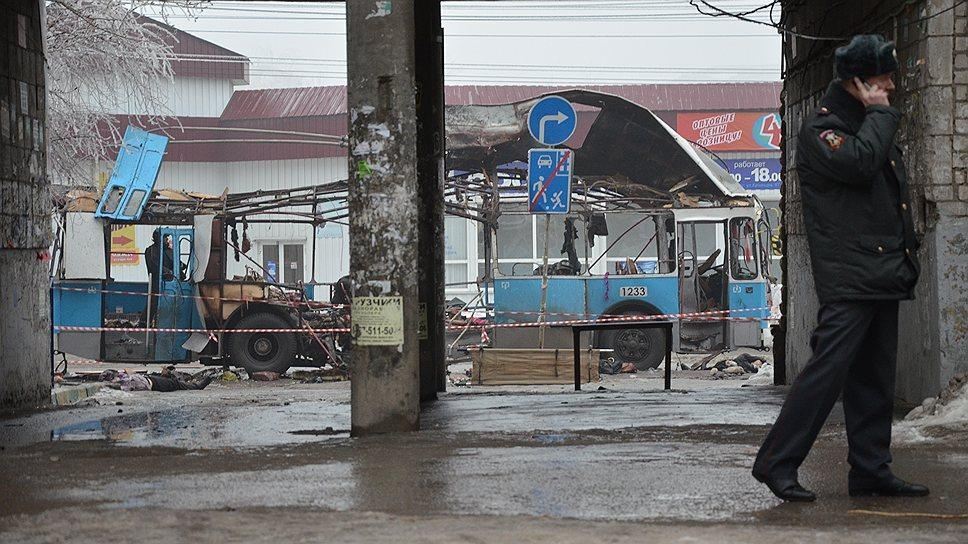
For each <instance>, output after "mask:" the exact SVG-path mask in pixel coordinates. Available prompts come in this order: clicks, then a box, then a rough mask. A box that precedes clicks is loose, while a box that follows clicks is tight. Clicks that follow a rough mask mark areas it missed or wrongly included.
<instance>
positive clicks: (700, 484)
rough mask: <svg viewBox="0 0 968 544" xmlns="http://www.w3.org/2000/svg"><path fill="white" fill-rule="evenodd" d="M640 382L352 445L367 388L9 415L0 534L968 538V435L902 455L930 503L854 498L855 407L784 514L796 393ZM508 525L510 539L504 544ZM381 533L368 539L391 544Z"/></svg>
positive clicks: (539, 392) (541, 395)
mask: <svg viewBox="0 0 968 544" xmlns="http://www.w3.org/2000/svg"><path fill="white" fill-rule="evenodd" d="M628 383H629V382H621V383H618V382H616V383H614V384H613V383H606V384H604V386H605V389H604V390H597V389H596V387H588V386H586V391H583V392H581V393H576V392H569V391H567V390H566V389H563V388H530V389H528V390H521V389H514V388H508V389H500V388H496V389H494V388H492V389H475V388H463V389H460V390H458V391H455V392H452V393H447V394H444V395H443V396H442V398H441V399H440V400H438V401H436V402H435V403H432V404H428V405H427V406H426V407H425V409H424V411H423V412H422V415H421V427H422V429H423V430H422V431H420V432H418V433H406V434H401V435H393V436H379V437H369V438H350V437H349V434H348V429H349V416H350V414H349V387H348V384H347V383H336V384H295V383H292V382H289V381H280V382H273V383H268V384H267V383H257V382H243V383H232V384H217V385H214V386H211V387H209V388H208V389H206V390H205V391H203V392H175V393H168V394H160V393H151V392H149V393H139V394H130V395H118V396H112V397H109V398H106V399H104V400H103V405H102V406H91V407H85V408H72V409H61V410H46V411H41V412H35V413H24V414H19V415H14V416H7V417H4V418H2V419H0V444H2V448H3V449H2V450H0V497H4V499H3V500H2V501H0V540H6V541H20V540H24V539H27V540H30V539H29V538H27V536H28V535H32V534H34V535H35V534H47V533H36V532H35V531H34V529H37V528H39V527H43V528H44V529H45V530H46V531H48V532H49V533H50V534H47V536H50V537H51V538H52V539H54V540H56V539H58V538H62V537H66V536H67V535H69V534H71V532H72V531H75V532H76V531H81V532H83V531H85V530H86V528H85V523H84V521H83V520H90V522H91V523H95V522H96V523H101V522H102V521H95V520H105V519H119V520H120V519H130V520H131V522H132V523H134V524H136V525H139V526H141V527H147V526H146V525H145V524H146V523H147V524H149V525H151V524H152V523H161V522H160V521H159V520H161V519H167V518H166V516H172V519H174V520H178V519H193V518H192V516H198V515H200V514H201V513H206V514H205V515H206V516H208V517H210V518H212V523H215V524H220V523H226V520H228V519H233V518H234V516H235V515H236V513H238V512H251V513H252V516H253V517H252V518H251V519H257V518H258V517H259V516H260V515H262V514H261V513H266V512H275V513H277V514H278V516H282V517H285V516H291V515H293V513H295V512H300V513H301V514H300V515H301V516H303V519H305V517H306V516H309V517H313V516H329V519H328V523H332V524H336V525H339V524H341V523H349V520H350V519H353V518H352V517H353V516H354V515H355V516H360V518H359V519H361V520H362V519H366V520H369V521H370V522H373V523H374V524H375V525H374V527H378V526H380V523H383V522H385V523H387V524H389V525H392V524H394V523H397V522H398V521H399V520H402V519H406V520H410V521H409V523H411V524H413V523H416V524H418V525H420V524H427V527H428V528H430V527H436V529H435V530H437V531H438V533H437V534H436V536H438V537H443V536H446V534H447V531H448V527H451V528H453V527H452V526H451V525H449V524H447V523H438V522H439V520H442V519H454V520H457V519H460V520H463V521H462V522H461V523H462V524H464V523H466V524H468V526H474V525H475V524H483V525H484V526H487V525H488V524H489V523H491V521H488V520H491V519H492V518H494V519H505V520H509V523H511V524H512V525H517V524H520V525H521V526H522V528H524V527H528V528H529V529H528V530H529V531H531V533H528V534H530V535H531V536H535V535H538V534H543V533H541V530H543V529H542V527H544V528H545V529H547V528H548V527H551V526H558V525H555V524H551V525H542V524H541V523H539V522H541V521H542V520H544V521H550V520H560V521H561V523H563V524H564V525H561V527H562V531H564V532H565V533H568V532H569V531H571V530H573V529H575V528H574V527H572V528H571V529H569V528H568V527H569V525H568V524H569V523H573V522H580V523H585V524H587V523H592V524H603V525H602V527H603V529H602V531H603V532H602V533H601V535H612V536H616V540H621V538H618V536H617V535H615V534H612V533H611V532H610V531H613V530H618V529H617V528H620V529H621V528H626V527H627V526H626V525H615V524H616V523H619V524H622V523H626V524H629V523H630V524H632V525H631V526H633V527H634V526H636V524H638V526H640V527H646V526H649V527H652V526H661V527H667V528H674V527H679V528H684V527H685V528H688V531H685V532H680V533H676V534H681V535H688V534H694V536H695V538H696V539H698V540H695V539H694V540H693V541H706V537H703V536H701V535H702V534H705V535H707V536H708V537H711V536H715V535H716V532H715V531H713V532H708V529H709V527H712V526H722V527H723V531H724V532H722V533H721V534H722V535H728V534H732V535H734V536H735V535H742V534H756V533H755V531H754V532H753V533H747V532H748V531H750V530H751V528H762V530H763V531H765V532H763V533H762V534H763V535H768V534H774V535H787V536H785V537H783V538H787V537H789V536H790V535H799V537H803V538H805V539H806V540H811V541H815V540H818V539H819V540H820V541H823V540H825V538H823V535H824V534H827V533H829V532H830V531H832V530H834V529H835V528H839V529H842V530H844V531H855V532H856V531H860V532H861V533H864V532H865V531H866V532H868V533H869V534H868V536H872V535H874V534H875V533H877V532H878V531H881V532H883V535H882V536H879V537H878V539H880V540H885V541H923V542H959V541H960V542H965V541H968V536H965V535H968V519H965V520H960V519H938V516H957V515H962V514H968V480H966V477H965V475H966V474H968V446H966V445H965V444H964V442H962V441H945V440H938V441H935V442H932V443H917V444H905V445H901V446H896V447H895V449H894V454H895V462H894V465H893V466H894V468H895V471H896V473H897V474H899V475H901V476H903V477H905V478H907V479H911V480H915V481H918V482H921V483H925V484H927V485H929V486H930V487H931V488H932V494H931V496H930V497H928V498H925V499H863V500H862V499H851V498H850V497H848V496H847V486H846V474H847V470H848V467H847V463H846V441H845V437H844V432H843V420H842V416H841V415H840V408H839V406H838V407H837V408H835V411H834V415H833V416H832V417H831V419H830V421H828V425H827V427H825V429H824V431H823V433H822V435H821V437H820V439H819V440H818V444H817V446H816V448H815V450H814V452H813V453H812V454H811V456H810V458H808V460H807V463H806V464H805V465H804V467H802V469H801V481H802V482H803V483H804V484H805V485H806V486H808V487H810V488H812V489H813V490H815V491H816V492H817V493H818V495H819V496H820V500H819V501H818V502H817V503H815V504H807V505H803V504H783V503H781V502H780V501H779V500H777V499H775V498H774V497H773V496H772V495H770V494H769V492H768V491H767V490H766V488H765V487H763V486H762V485H760V484H758V483H757V482H755V481H754V480H753V479H752V478H751V477H750V474H749V471H750V467H751V466H752V462H753V457H754V455H755V453H756V449H757V446H758V444H759V441H760V440H761V439H762V437H763V436H764V435H765V433H766V431H767V430H768V428H769V424H770V423H771V422H772V420H773V418H775V416H776V414H777V412H778V411H779V407H780V405H781V403H782V400H783V394H784V389H783V388H776V387H769V386H767V387H740V383H739V382H728V383H725V382H701V381H698V380H694V381H682V382H680V385H679V387H680V389H678V390H674V391H671V392H666V391H661V390H658V389H657V388H656V387H654V385H655V384H652V385H648V386H643V387H638V388H633V389H630V388H628V387H627V384H628ZM643 383H644V382H643ZM118 403H120V404H118ZM858 510H864V511H868V512H866V513H864V512H857V511H858ZM870 511H873V512H879V513H893V514H901V515H900V516H897V517H886V516H882V515H878V514H872V513H870ZM910 514H918V515H920V516H922V517H917V516H911V515H910ZM374 515H376V516H377V517H376V518H374V517H373V516H374ZM924 515H928V516H935V517H934V518H931V517H924ZM114 516H116V517H114ZM152 516H155V517H152ZM278 516H277V518H273V517H272V516H269V517H268V518H266V519H267V520H271V519H282V517H278ZM340 516H342V517H340ZM380 516H385V517H380ZM387 516H388V517H387ZM481 516H483V517H484V518H481ZM75 518H76V519H77V520H79V521H77V522H76V523H72V524H65V522H63V521H60V520H65V519H75ZM53 519H56V520H58V521H57V522H55V521H52V520H53ZM247 519H249V518H247ZM374 519H375V521H374ZM482 519H483V520H484V521H482ZM152 520H155V521H154V522H153V521H152ZM381 520H382V521H381ZM119 523H120V522H119ZM238 523H243V522H237V523H236V525H238ZM244 523H251V522H250V521H246V522H244ZM655 524H658V525H655ZM350 525H351V524H350ZM176 526H177V523H176ZM271 526H272V523H271V521H266V522H265V523H264V524H262V525H261V526H260V527H262V529H264V530H269V528H270V527H271ZM59 527H60V528H59ZM584 527H585V528H587V527H589V526H588V525H585V526H584ZM504 528H505V526H504V525H501V524H497V525H496V526H495V527H492V529H493V530H494V531H497V532H496V533H494V534H495V535H497V534H499V533H500V531H501V530H504ZM287 530H288V529H287ZM481 530H482V531H483V530H484V529H483V528H482V529H481ZM522 530H523V529H522ZM622 530H623V531H624V530H625V529H622ZM670 530H671V529H670ZM374 531H375V532H373V533H368V534H370V536H373V537H374V538H378V535H379V534H380V533H379V531H378V530H377V529H374ZM690 531H692V532H690ZM65 533H66V534H65ZM579 533H580V531H579ZM619 533H621V531H619ZM77 534H81V533H77ZM84 534H86V533H84ZM227 534H228V533H225V534H223V536H225V535H227ZM260 534H261V533H260ZM280 534H283V533H280ZM361 534H362V533H361ZM393 534H394V533H393V532H392V531H390V532H388V533H387V535H388V536H393ZM415 534H417V533H415ZM575 534H578V533H575ZM623 534H624V533H623ZM630 534H632V535H634V534H635V533H634V532H632V533H630ZM160 535H161V536H162V537H163V536H164V535H165V533H163V532H162V533H160ZM354 535H355V537H359V536H360V535H359V534H356V533H353V532H352V531H348V532H347V533H346V534H345V536H346V537H347V538H345V539H343V540H345V541H354V538H355V537H354ZM811 535H812V536H811ZM169 536H170V533H169ZM249 536H251V534H250V535H249ZM398 536H399V535H398ZM559 536H560V535H559ZM799 537H797V538H794V540H797V539H798V538H799ZM808 537H809V538H808ZM495 538H500V537H498V536H495ZM736 538H737V539H738V540H737V541H752V540H750V539H748V538H742V537H740V536H736ZM777 538H779V537H777ZM292 539H293V540H294V541H295V540H299V539H300V538H297V535H293V538H292ZM556 539H557V540H561V541H567V539H564V540H563V539H562V538H556ZM80 540H82V541H83V540H85V539H84V538H81V539H80ZM160 540H161V541H163V540H165V538H161V539H160ZM242 540H246V539H245V538H242ZM404 540H406V539H404ZM431 540H432V539H431ZM485 540H487V539H485ZM524 540H527V539H524ZM538 540H541V539H540V538H539V539H538ZM726 540H730V539H726ZM39 541H46V539H41V540H39ZM122 541H123V540H122ZM441 541H447V539H446V538H444V539H443V540H441ZM764 541H770V540H769V539H767V540H764ZM860 541H863V539H862V540H860Z"/></svg>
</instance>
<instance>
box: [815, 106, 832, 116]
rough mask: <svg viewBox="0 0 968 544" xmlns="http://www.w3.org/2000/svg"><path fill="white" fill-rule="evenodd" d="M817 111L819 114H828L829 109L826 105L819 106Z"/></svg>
mask: <svg viewBox="0 0 968 544" xmlns="http://www.w3.org/2000/svg"><path fill="white" fill-rule="evenodd" d="M817 113H818V114H819V115H830V110H828V109H827V106H821V107H820V109H819V110H817Z"/></svg>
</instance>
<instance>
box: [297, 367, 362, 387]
mask: <svg viewBox="0 0 968 544" xmlns="http://www.w3.org/2000/svg"><path fill="white" fill-rule="evenodd" d="M288 377H289V378H292V379H293V380H295V381H297V382H301V383H325V382H341V381H345V380H348V379H349V376H348V375H347V373H346V371H345V370H341V369H339V368H336V367H334V366H332V365H326V366H324V367H322V368H317V369H313V370H293V371H291V372H290V373H289V375H288Z"/></svg>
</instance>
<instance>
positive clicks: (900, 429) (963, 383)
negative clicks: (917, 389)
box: [894, 372, 968, 442]
mask: <svg viewBox="0 0 968 544" xmlns="http://www.w3.org/2000/svg"><path fill="white" fill-rule="evenodd" d="M965 433H968V372H966V373H962V374H958V375H957V376H954V377H952V378H951V379H950V380H948V385H947V387H945V388H944V389H942V390H941V393H939V394H938V396H936V397H928V398H926V399H924V402H922V403H921V405H920V406H918V407H916V408H914V409H913V410H911V411H910V412H909V413H908V415H907V416H905V417H904V420H903V421H901V422H900V423H898V424H896V425H895V426H894V434H895V436H896V439H897V440H898V441H899V442H926V441H934V440H940V439H943V438H945V437H952V436H962V437H963V436H964V434H965Z"/></svg>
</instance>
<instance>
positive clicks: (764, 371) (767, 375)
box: [743, 363, 773, 387]
mask: <svg viewBox="0 0 968 544" xmlns="http://www.w3.org/2000/svg"><path fill="white" fill-rule="evenodd" d="M747 385H773V364H772V363H765V364H763V365H761V366H760V368H759V370H757V372H756V374H753V375H752V376H750V378H749V379H748V380H746V383H745V384H743V387H746V386H747Z"/></svg>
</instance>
